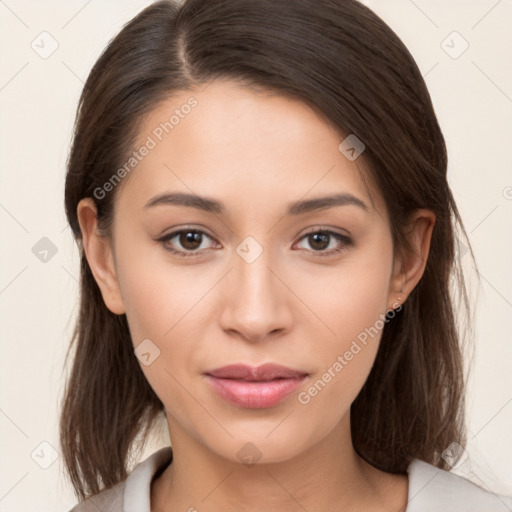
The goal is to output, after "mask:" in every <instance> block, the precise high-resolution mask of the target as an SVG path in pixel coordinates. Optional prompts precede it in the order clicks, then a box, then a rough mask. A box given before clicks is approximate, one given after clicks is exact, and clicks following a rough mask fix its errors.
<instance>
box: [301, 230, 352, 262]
mask: <svg viewBox="0 0 512 512" xmlns="http://www.w3.org/2000/svg"><path fill="white" fill-rule="evenodd" d="M333 239H334V240H336V241H337V242H338V244H337V245H338V247H335V248H331V249H329V250H325V249H326V248H327V247H329V245H331V244H330V242H332V241H333ZM301 240H307V242H308V243H309V244H310V246H311V247H313V248H316V249H314V251H313V252H315V253H317V254H318V256H331V255H332V254H334V253H338V252H340V251H342V250H344V249H345V248H346V246H349V245H351V244H352V240H351V239H350V238H349V237H348V236H346V235H342V234H340V233H336V232H334V231H329V230H320V231H312V232H311V233H306V234H305V235H304V236H303V237H302V238H301ZM335 245H336V244H335Z"/></svg>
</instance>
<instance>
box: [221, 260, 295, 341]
mask: <svg viewBox="0 0 512 512" xmlns="http://www.w3.org/2000/svg"><path fill="white" fill-rule="evenodd" d="M270 253H271V251H267V250H263V252H262V253H261V254H260V255H259V256H258V257H257V258H256V259H255V260H254V261H252V262H250V261H251V260H250V259H249V260H247V259H244V257H242V256H240V255H239V254H238V253H236V252H235V253H234V256H233V268H232V270H231V272H229V274H228V275H227V276H226V278H225V283H224V287H223V292H224V294H223V299H222V311H221V315H220V324H221V327H222V329H223V330H224V331H225V332H228V333H229V334H231V335H232V336H238V337H239V338H241V339H243V340H246V341H250V342H260V341H263V340H265V339H268V338H272V339H274V338H275V337H276V336H277V335H279V333H280V334H281V335H282V334H283V333H285V332H288V331H289V330H290V328H291V324H292V321H293V317H292V309H291V303H290V301H291V300H292V297H293V293H291V292H290V290H289V288H287V286H286V284H285V283H286V278H285V277H286V276H284V275H282V274H284V273H283V272H281V270H280V269H281V267H280V266H279V265H278V264H277V262H276V259H275V258H271V254H270Z"/></svg>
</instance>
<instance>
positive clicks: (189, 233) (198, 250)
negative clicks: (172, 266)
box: [157, 229, 211, 257]
mask: <svg viewBox="0 0 512 512" xmlns="http://www.w3.org/2000/svg"><path fill="white" fill-rule="evenodd" d="M205 238H206V239H208V238H209V239H210V240H211V238H210V237H209V236H208V235H207V234H206V233H205V232H204V231H200V230H197V229H180V230H178V231H173V232H172V233H169V234H168V235H164V236H162V237H161V238H159V239H158V240H157V241H158V242H160V243H161V244H162V245H163V246H164V248H165V249H166V250H168V251H170V252H172V253H174V254H176V255H178V256H184V257H187V256H197V255H199V254H203V252H205V251H206V249H207V248H205V247H201V246H202V244H203V242H204V240H205Z"/></svg>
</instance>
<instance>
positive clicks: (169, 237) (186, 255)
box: [156, 228, 353, 258]
mask: <svg viewBox="0 0 512 512" xmlns="http://www.w3.org/2000/svg"><path fill="white" fill-rule="evenodd" d="M182 233H199V234H201V235H206V236H207V237H208V238H211V237H210V236H209V235H208V234H207V233H205V232H204V231H201V230H200V229H193V228H188V229H187V228H185V229H180V230H178V231H173V232H172V233H169V234H167V235H164V236H162V237H160V238H158V239H157V240H156V241H157V242H160V243H161V244H162V245H163V246H164V248H165V250H167V251H169V252H171V253H173V254H175V255H176V256H178V257H180V258H191V257H197V256H201V255H202V254H204V253H205V252H207V251H208V250H207V249H204V250H202V251H177V250H176V249H171V248H170V247H169V246H168V245H166V243H167V242H169V240H172V239H173V238H174V237H175V236H177V235H180V234H182ZM316 234H324V235H329V236H332V237H334V238H336V239H337V240H338V241H340V242H343V246H342V247H341V248H337V249H331V250H329V251H311V252H313V253H315V255H316V256H320V257H328V256H333V255H334V254H337V253H340V252H342V251H344V250H345V249H346V248H347V247H349V246H351V245H353V242H352V240H351V239H350V238H349V237H348V236H346V235H342V234H340V233H336V232H335V231H331V230H329V229H317V230H315V231H310V232H309V233H305V234H304V235H303V236H302V237H301V238H300V240H303V239H304V238H306V237H308V236H310V235H316ZM304 250H306V249H304Z"/></svg>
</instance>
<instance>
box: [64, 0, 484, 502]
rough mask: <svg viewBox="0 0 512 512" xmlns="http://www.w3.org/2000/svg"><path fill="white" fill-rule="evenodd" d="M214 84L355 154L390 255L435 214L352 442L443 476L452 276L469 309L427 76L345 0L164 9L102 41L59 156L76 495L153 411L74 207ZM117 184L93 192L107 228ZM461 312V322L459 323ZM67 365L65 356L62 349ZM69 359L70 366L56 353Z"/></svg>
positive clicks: (457, 421)
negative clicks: (75, 279)
mask: <svg viewBox="0 0 512 512" xmlns="http://www.w3.org/2000/svg"><path fill="white" fill-rule="evenodd" d="M216 78H228V79H233V80H238V81H240V82H244V83H246V84H249V85H253V86H255V87H259V88H263V89H266V90H271V91H276V92H277V93H278V94H282V95H287V96H290V97H293V98H297V99H299V100H301V101H303V102H306V103H307V104H308V105H310V106H311V107H313V108H314V109H315V110H316V111H317V112H318V113H319V114H321V115H323V116H324V118H325V119H326V120H328V121H330V122H331V123H333V125H334V126H336V127H337V128H338V129H339V130H340V133H341V132H344V133H346V134H355V135H356V136H357V137H358V138H359V139H360V140H361V141H362V142H363V143H364V144H365V146H366V149H365V151H364V153H363V154H362V156H361V159H362V161H364V162H365V164H366V165H367V168H368V172H369V176H370V179H372V180H373V182H374V183H375V184H376V185H377V188H378V190H380V192H381V194H382V196H383V198H384V201H385V204H386V207H387V210H388V214H389V217H390V222H391V229H392V237H393V244H394V248H395V254H399V253H400V252H399V251H402V250H405V249H407V248H408V245H407V233H406V221H407V219H408V217H409V215H410V214H411V213H412V212H413V211H414V210H415V209H417V208H428V209H430V210H432V211H433V212H434V213H435V215H436V223H435V226H434V230H433V234H432V240H431V246H430V254H429V258H428V261H427V264H426V268H425V272H424V275H423V277H422V279H421V280H420V282H419V283H418V285H417V286H416V287H415V289H414V290H413V291H412V293H411V294H410V295H409V297H408V300H407V302H406V304H405V305H404V306H403V308H402V309H401V310H400V311H397V312H396V315H395V317H394V318H393V319H392V320H390V321H389V322H387V323H386V325H385V327H384V330H383V333H382V339H381V344H380V347H379V351H378V354H377V357H376V360H375V364H374V366H373V368H372V370H371V373H370V375H369V377H368V379H367V381H366V383H365V384H364V386H363V388H362V389H361V391H360V393H359V395H358V396H357V398H356V399H355V401H354V402H353V404H352V406H351V422H352V423H351V426H352V436H353V443H354V448H355V449H356V451H357V452H358V453H359V455H360V456H361V457H362V458H364V459H365V460H366V461H368V462H369V463H370V464H372V465H374V466H375V467H377V468H379V469H381V470H383V471H387V472H392V473H405V471H406V468H407V466H408V464H409V463H410V461H411V460H412V459H413V458H420V459H422V460H424V461H427V462H429V463H433V464H435V465H437V466H439V467H442V468H443V469H447V467H448V465H447V464H446V462H445V460H444V459H443V458H442V457H441V453H442V452H443V450H445V449H446V448H447V447H448V446H449V445H450V444H451V443H452V442H454V441H456V442H457V443H459V444H460V445H462V446H464V445H465V436H466V433H465V424H464V389H465V377H464V368H463V355H464V354H463V346H462V343H461V341H462V338H463V336H462V331H459V328H458V326H457V324H456V316H455V314H456V313H457V311H456V304H455V300H454V299H455V294H454V291H453V290H451V289H450V280H451V279H452V278H454V280H455V281H456V283H457V284H458V285H459V291H461V294H460V297H461V298H462V301H461V302H462V305H463V308H462V312H464V313H466V314H467V313H468V312H469V300H468V294H467V292H466V285H465V282H464V276H463V272H462V269H461V268H460V265H458V264H457V260H456V252H455V251H456V249H457V246H456V243H457V242H458V238H457V237H456V235H455V228H456V227H457V226H458V227H459V228H460V229H461V236H462V235H463V236H464V237H465V240H466V242H467V245H468V248H469V249H470V253H471V256H472V258H473V260H474V256H473V252H472V251H471V248H470V244H469V241H468V240H467V236H466V232H465V230H464V227H463V225H462V220H461V218H460V215H459V213H458V210H457V207H456V204H455V201H454V198H453V196H452V193H451V191H450V188H449V186H448V183H447V176H446V175H447V153H446V147H445V141H444V138H443V135H442V132H441V130H440V127H439V124H438V121H437V118H436V115H435V113H434V109H433V106H432V103H431V98H430V95H429V93H428V91H427V87H426V84H425V82H424V80H423V77H422V75H421V73H420V71H419V69H418V67H417V65H416V63H415V61H414V59H413V57H412V56H411V54H410V53H409V51H408V50H407V48H406V47H405V46H404V44H403V43H402V42H401V40H400V39H399V38H398V36H397V35H396V34H395V33H394V32H393V31H392V30H391V29H390V28H389V27H388V26H387V25H386V24H385V23H384V22H383V21H382V20H381V19H380V18H379V17H378V16H377V15H375V14H374V13H373V12H372V11H371V10H370V9H368V8H367V7H365V6H364V5H362V4H360V3H358V2H357V1H355V0H320V1H319V0H287V1H279V2H277V1H275V0H186V1H185V2H184V3H183V4H182V5H179V4H177V3H173V2H171V1H159V2H156V3H154V4H152V5H150V6H149V7H147V8H145V9H144V10H143V11H142V12H140V13H139V14H138V15H137V16H136V17H135V18H134V19H133V20H131V21H130V22H129V23H127V24H126V25H125V26H124V27H123V29H122V30H121V31H120V33H119V34H118V35H117V36H116V37H115V38H114V39H113V40H112V41H111V42H110V43H109V45H108V46H107V48H106V49H105V51H104V52H103V54H102V55H101V56H100V58H99V59H98V61H97V62H96V64H95V65H94V67H93V69H92V71H91V73H90V75H89V77H88V79H87V82H86V84H85V87H84V89H83V92H82V96H81V98H80V102H79V106H78V110H77V118H76V123H75V129H74V139H73V143H72V147H71V152H70V155H69V158H68V169H67V176H66V188H65V207H66V214H67V217H68V220H69V224H70V226H71V228H72V230H73V234H74V236H75V238H76V241H77V244H78V246H79V250H80V254H81V284H80V310H79V317H78V321H77V324H76V328H75V332H74V335H73V340H72V343H71V345H70V349H71V347H73V346H74V347H75V354H74V361H73V364H72V367H71V371H70V375H69V380H68V382H67V385H66V388H65V395H64V400H63V406H62V411H61V417H60V437H61V446H62V453H63V456H64V461H65V465H66V469H67V471H68V473H69V475H70V478H71V481H72V484H73V486H74V488H75V492H76V494H77V496H78V497H79V498H81V499H82V498H85V497H87V496H88V495H93V494H96V493H98V492H99V491H100V490H101V489H100V488H101V486H104V487H107V488H108V487H111V486H113V485H114V484H116V483H118V482H119V481H121V480H123V479H124V478H125V477H126V476H127V462H128V457H129V455H130V451H131V449H132V448H133V446H134V444H136V443H135V442H136V441H137V439H138V438H139V439H142V440H143V441H145V440H146V439H147V436H148V434H149V433H150V431H151V427H152V425H154V421H155V419H156V418H157V417H158V415H159V414H160V413H162V411H163V404H162V403H161V401H160V400H159V399H158V397H157V396H156V394H155V393H154V392H153V390H152V388H151V387H150V385H149V384H148V382H147V380H146V378H145V377H144V374H143V372H142V370H141V368H140V365H139V363H138V361H137V359H136V356H135V355H134V351H133V346H132V343H131V339H130V333H129V330H128V325H127V321H126V317H125V315H115V314H113V313H111V312H110V311H109V310H108V309H107V307H106V306H105V304H104V302H103V300H102V296H101V294H100V291H99V288H98V286H97V284H96V282H95V280H94V278H93V276H92V273H91V270H90V268H89V265H88V263H87V260H86V258H85V256H84V251H83V249H82V246H81V232H80V228H79V224H78V219H77V205H78V202H79V201H80V200H81V199H82V198H85V197H93V198H94V197H95V196H94V190H95V189H96V188H97V187H101V186H102V185H103V184H104V183H106V182H107V181H108V179H109V178H110V177H111V176H112V175H113V170H115V169H118V168H119V167H120V166H121V165H122V162H124V161H126V156H127V155H129V154H130V151H131V150H133V147H132V146H133V144H134V142H135V140H136V138H137V136H138V135H139V134H138V129H139V127H140V125H141V122H142V120H143V119H144V116H146V115H147V114H148V113H150V112H151V111H152V109H154V108H155V107H156V106H157V105H158V103H159V102H161V101H163V100H165V99H167V98H169V97H170V96H171V95H172V93H173V92H174V91H178V90H186V89H190V88H191V87H193V86H197V85H198V84H206V83H208V82H209V81H211V80H214V79H216ZM118 188H119V187H117V188H116V189H115V190H113V191H112V193H109V194H107V195H106V196H105V197H104V198H102V199H101V200H98V199H97V198H95V203H96V206H97V209H98V221H99V223H100V226H101V227H102V228H103V229H105V232H106V233H108V227H109V225H110V223H111V221H112V213H113V200H114V197H115V194H116V193H117V189H118ZM467 316H468V318H469V315H467ZM67 355H68V356H69V350H68V354H67ZM66 359H67V358H66Z"/></svg>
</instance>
